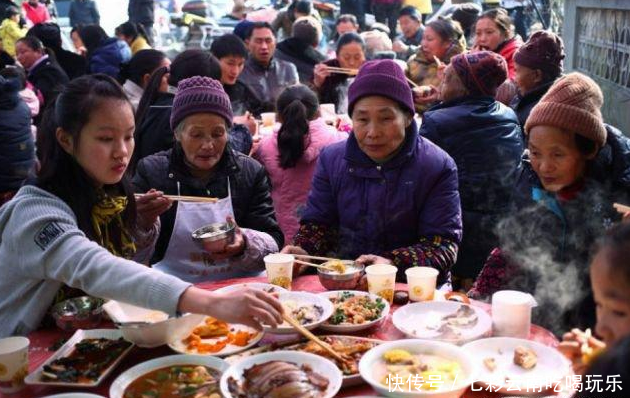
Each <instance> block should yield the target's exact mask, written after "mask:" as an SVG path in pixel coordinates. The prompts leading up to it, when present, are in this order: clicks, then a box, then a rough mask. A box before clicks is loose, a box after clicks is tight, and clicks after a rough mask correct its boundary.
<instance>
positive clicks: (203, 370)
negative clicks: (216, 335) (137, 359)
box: [109, 355, 229, 398]
mask: <svg viewBox="0 0 630 398" xmlns="http://www.w3.org/2000/svg"><path fill="white" fill-rule="evenodd" d="M228 367H229V365H228V364H227V362H225V361H223V360H222V359H219V358H216V357H211V356H198V355H170V356H166V357H161V358H156V359H152V360H150V361H147V362H143V363H141V364H138V365H136V366H134V367H132V368H131V369H129V370H127V371H126V372H124V373H123V374H121V375H120V376H118V378H116V380H114V382H113V383H112V385H111V387H110V389H109V396H110V398H145V397H151V398H179V397H198V398H221V392H220V391H221V390H220V384H219V383H220V380H221V376H222V375H223V372H225V371H226V370H227V368H228Z"/></svg>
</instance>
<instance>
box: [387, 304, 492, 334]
mask: <svg viewBox="0 0 630 398" xmlns="http://www.w3.org/2000/svg"><path fill="white" fill-rule="evenodd" d="M463 305H468V304H462V303H458V302H455V301H425V302H421V303H412V304H407V305H405V306H403V307H400V308H399V309H398V310H397V311H396V312H394V316H393V317H392V322H393V323H394V326H395V327H396V329H398V330H400V331H401V332H403V333H404V334H405V335H407V336H408V337H411V338H417V339H426V340H437V341H445V342H448V343H453V344H464V343H467V342H470V341H473V340H477V339H479V338H481V337H483V336H484V335H487V334H490V332H491V331H492V318H490V315H488V313H487V312H485V311H484V310H482V309H480V308H477V307H474V306H470V308H472V309H473V310H474V311H475V313H476V314H477V324H476V325H474V326H473V327H471V328H457V329H456V330H457V331H458V332H459V333H460V335H459V337H456V338H448V337H445V336H440V334H441V333H440V332H438V331H437V330H435V329H434V327H435V325H436V324H439V323H440V321H441V319H442V317H444V316H446V315H450V314H452V313H454V312H455V311H457V310H458V309H459V308H460V307H461V306H463Z"/></svg>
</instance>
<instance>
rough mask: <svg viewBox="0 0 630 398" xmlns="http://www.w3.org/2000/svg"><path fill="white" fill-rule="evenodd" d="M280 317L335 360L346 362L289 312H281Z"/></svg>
mask: <svg viewBox="0 0 630 398" xmlns="http://www.w3.org/2000/svg"><path fill="white" fill-rule="evenodd" d="M282 318H283V319H284V320H285V321H287V323H289V324H290V325H291V326H293V328H294V329H296V330H297V331H298V332H300V333H301V334H302V335H303V336H304V337H306V338H307V339H309V340H311V341H312V342H314V343H315V344H317V345H318V346H320V347H322V348H323V349H324V350H325V351H326V352H327V353H328V354H330V355H331V356H332V357H333V358H335V359H336V360H338V361H339V362H341V363H345V362H347V361H346V360H345V359H344V358H343V357H342V356H341V355H339V354H338V353H337V352H336V351H335V350H333V349H332V347H331V346H330V345H328V344H327V343H326V342H325V341H322V340H321V339H320V338H319V337H317V336H315V335H314V334H313V333H311V332H310V331H309V330H308V329H306V328H305V327H304V326H302V325H300V323H299V322H298V321H296V320H295V319H293V318H291V316H290V315H289V314H287V313H286V312H285V313H283V314H282Z"/></svg>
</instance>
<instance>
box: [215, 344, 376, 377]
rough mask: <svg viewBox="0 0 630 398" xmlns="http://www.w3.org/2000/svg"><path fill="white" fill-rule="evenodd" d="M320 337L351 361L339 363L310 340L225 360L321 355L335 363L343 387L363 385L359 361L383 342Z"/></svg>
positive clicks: (257, 348)
mask: <svg viewBox="0 0 630 398" xmlns="http://www.w3.org/2000/svg"><path fill="white" fill-rule="evenodd" d="M319 337H320V338H321V339H322V340H323V341H324V342H326V343H328V344H329V345H330V346H331V347H332V348H333V350H335V351H336V352H338V353H339V354H341V355H344V356H346V357H347V358H349V361H346V362H343V363H340V362H339V361H337V360H335V359H334V358H332V357H331V356H330V355H329V354H328V352H327V351H326V350H324V349H323V348H321V347H320V346H319V345H317V344H316V343H314V342H312V341H310V340H300V341H288V342H284V343H275V344H269V345H265V346H262V347H256V348H252V349H249V350H247V351H244V352H241V353H240V354H236V355H233V356H230V357H227V358H225V360H226V361H227V362H228V363H230V364H233V363H236V362H238V361H240V360H241V359H243V358H246V357H250V356H252V355H257V354H262V353H264V352H273V351H279V350H282V351H297V352H306V353H309V354H315V355H319V356H321V357H324V358H326V359H328V360H330V361H333V362H334V363H335V364H336V365H337V367H338V368H339V370H341V373H342V374H343V384H342V385H343V387H348V386H354V385H357V384H361V383H362V382H363V379H361V375H360V374H359V361H360V360H361V357H363V354H365V353H366V352H368V351H369V350H371V349H372V348H374V347H376V346H377V345H379V344H381V343H382V342H383V341H382V340H376V339H368V338H366V337H356V336H333V335H330V336H319Z"/></svg>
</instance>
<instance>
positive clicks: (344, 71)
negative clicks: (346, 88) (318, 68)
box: [326, 66, 359, 76]
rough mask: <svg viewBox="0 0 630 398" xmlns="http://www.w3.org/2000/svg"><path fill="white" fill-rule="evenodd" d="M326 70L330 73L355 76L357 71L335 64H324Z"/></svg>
mask: <svg viewBox="0 0 630 398" xmlns="http://www.w3.org/2000/svg"><path fill="white" fill-rule="evenodd" d="M326 70H327V71H328V72H330V73H338V74H341V75H350V76H356V75H357V73H359V70H358V69H350V68H338V67H336V66H326Z"/></svg>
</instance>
